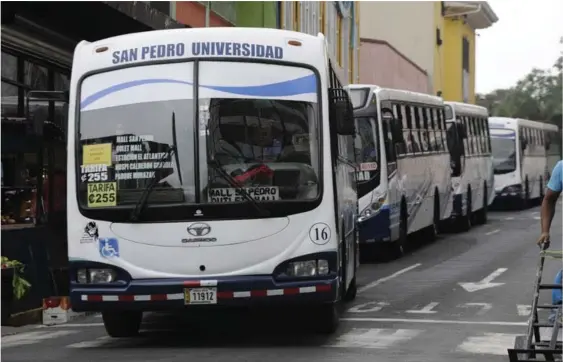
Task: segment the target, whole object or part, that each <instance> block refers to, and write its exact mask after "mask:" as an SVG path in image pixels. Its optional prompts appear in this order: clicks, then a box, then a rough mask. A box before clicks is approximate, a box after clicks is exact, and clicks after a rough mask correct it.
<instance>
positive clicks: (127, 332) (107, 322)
mask: <svg viewBox="0 0 563 362" xmlns="http://www.w3.org/2000/svg"><path fill="white" fill-rule="evenodd" d="M102 320H103V321H104V327H105V328H106V332H107V334H108V335H109V336H110V337H113V338H121V337H134V336H136V335H138V334H139V329H140V328H141V321H142V320H143V312H135V311H111V312H110V311H105V312H102Z"/></svg>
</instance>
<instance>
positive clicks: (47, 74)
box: [1, 51, 70, 229]
mask: <svg viewBox="0 0 563 362" xmlns="http://www.w3.org/2000/svg"><path fill="white" fill-rule="evenodd" d="M1 59H2V110H1V118H2V136H3V137H2V161H1V172H2V173H1V175H2V200H3V205H2V228H3V229H4V228H18V227H28V226H30V225H31V226H32V225H34V224H37V223H41V222H46V221H49V222H58V221H60V222H62V221H64V211H65V210H66V188H65V180H66V175H65V168H66V136H65V131H64V130H65V129H66V126H67V117H68V111H67V107H66V105H64V104H59V103H57V102H30V106H29V114H28V115H27V118H26V114H25V113H26V112H25V103H26V94H27V92H29V91H31V90H60V91H63V90H68V88H69V73H70V71H69V70H62V69H59V68H55V67H52V66H49V65H48V64H46V63H43V64H41V62H39V61H36V60H34V59H31V58H24V57H22V56H19V55H17V54H15V53H10V52H5V51H2V58H1ZM36 124H41V127H35V125H36ZM38 130H40V131H38ZM57 220H58V221H57Z"/></svg>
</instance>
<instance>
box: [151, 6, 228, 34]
mask: <svg viewBox="0 0 563 362" xmlns="http://www.w3.org/2000/svg"><path fill="white" fill-rule="evenodd" d="M153 3H162V4H170V9H171V12H170V16H171V18H172V19H175V20H176V21H178V22H180V23H182V24H184V25H186V26H188V27H190V28H202V27H209V26H212V27H215V26H235V25H236V21H237V4H236V3H237V2H236V1H166V2H164V1H162V2H161V1H154V2H153ZM163 6H164V5H163Z"/></svg>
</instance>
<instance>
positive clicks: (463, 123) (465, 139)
mask: <svg viewBox="0 0 563 362" xmlns="http://www.w3.org/2000/svg"><path fill="white" fill-rule="evenodd" d="M457 121H458V122H459V124H460V125H461V129H462V132H463V133H464V135H465V137H463V149H464V150H465V155H466V156H469V155H470V154H471V151H470V143H469V142H470V138H471V134H469V125H468V124H467V120H466V118H465V117H461V116H458V117H457Z"/></svg>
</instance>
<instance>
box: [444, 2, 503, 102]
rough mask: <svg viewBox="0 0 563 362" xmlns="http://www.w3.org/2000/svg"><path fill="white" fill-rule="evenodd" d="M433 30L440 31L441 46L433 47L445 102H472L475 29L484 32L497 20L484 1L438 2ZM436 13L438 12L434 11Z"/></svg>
mask: <svg viewBox="0 0 563 362" xmlns="http://www.w3.org/2000/svg"><path fill="white" fill-rule="evenodd" d="M436 6H439V7H440V8H439V16H436V19H437V21H436V23H437V29H442V30H441V33H442V34H443V36H442V37H441V42H442V44H441V45H437V56H438V57H440V59H439V61H440V63H441V64H443V67H442V68H441V69H437V70H438V71H441V72H442V74H441V75H442V77H441V84H439V85H435V91H436V92H438V91H441V92H442V97H444V99H445V100H448V101H459V102H466V103H472V104H474V103H475V72H476V70H477V67H476V62H475V50H476V36H475V32H476V30H480V29H486V28H488V27H490V26H492V25H493V24H494V23H495V22H497V21H498V17H497V16H496V14H495V13H494V11H493V10H492V9H491V7H490V6H489V4H488V3H487V2H485V1H478V2H471V1H442V2H441V3H437V4H436ZM436 10H437V11H436V13H438V9H436Z"/></svg>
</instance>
